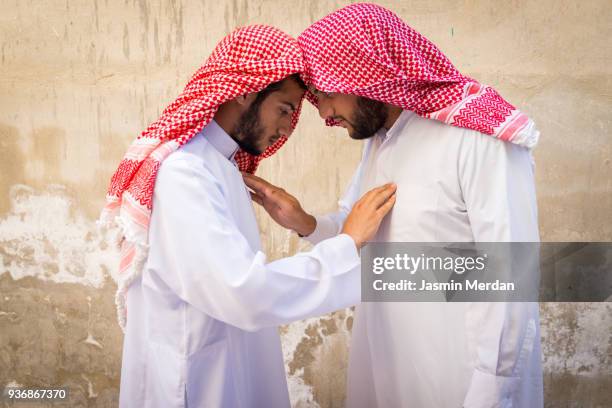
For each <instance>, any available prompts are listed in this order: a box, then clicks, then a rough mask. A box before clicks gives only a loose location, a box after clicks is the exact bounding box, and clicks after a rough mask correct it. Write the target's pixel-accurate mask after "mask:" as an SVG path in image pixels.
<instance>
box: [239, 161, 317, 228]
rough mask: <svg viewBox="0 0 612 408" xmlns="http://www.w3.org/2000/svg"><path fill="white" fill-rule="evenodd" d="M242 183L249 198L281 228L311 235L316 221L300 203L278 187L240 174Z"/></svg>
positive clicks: (252, 176) (246, 174)
mask: <svg viewBox="0 0 612 408" xmlns="http://www.w3.org/2000/svg"><path fill="white" fill-rule="evenodd" d="M242 178H243V179H244V183H245V184H246V185H247V187H248V188H249V189H251V190H252V191H251V198H252V199H253V201H255V202H256V203H257V204H259V205H261V206H262V207H263V208H264V209H265V210H266V211H267V212H268V214H270V217H272V219H273V220H274V221H276V222H277V223H278V224H280V225H281V226H283V227H285V228H288V229H290V230H293V231H295V232H297V233H298V234H300V235H302V236H307V235H310V234H312V232H313V231H314V230H315V227H316V226H317V221H316V219H315V218H314V217H313V216H312V215H310V214H308V213H307V212H306V211H304V210H303V209H302V206H301V205H300V202H299V201H298V200H297V198H295V197H294V196H292V195H291V194H289V193H287V192H286V191H285V190H283V189H282V188H280V187H276V186H275V185H273V184H270V183H268V182H267V181H266V180H264V179H262V178H260V177H257V176H254V175H252V174H248V173H242Z"/></svg>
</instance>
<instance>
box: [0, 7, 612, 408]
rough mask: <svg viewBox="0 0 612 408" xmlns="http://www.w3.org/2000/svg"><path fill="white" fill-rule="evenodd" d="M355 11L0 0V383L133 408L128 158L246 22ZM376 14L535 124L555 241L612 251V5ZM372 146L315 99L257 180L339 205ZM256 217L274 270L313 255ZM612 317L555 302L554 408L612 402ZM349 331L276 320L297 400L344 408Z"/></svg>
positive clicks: (322, 322) (548, 338) (548, 231)
mask: <svg viewBox="0 0 612 408" xmlns="http://www.w3.org/2000/svg"><path fill="white" fill-rule="evenodd" d="M344 4H347V3H344V2H339V1H318V2H309V1H304V0H297V1H278V0H272V1H240V0H220V1H215V2H212V1H207V0H203V1H187V0H174V1H170V0H167V1H160V0H152V1H145V0H93V1H85V0H57V1H50V2H40V1H33V0H11V1H9V0H0V21H1V23H2V24H0V387H5V386H7V385H13V386H15V385H22V386H26V387H35V386H42V385H47V386H53V385H65V386H68V387H69V388H70V392H71V395H70V401H69V403H65V405H64V406H71V407H107V406H108V407H112V406H116V405H117V398H118V391H119V390H118V387H119V376H120V362H121V348H122V334H121V331H120V329H119V327H118V326H117V324H116V319H115V310H114V291H115V287H116V286H115V283H114V282H115V281H114V274H115V270H116V262H117V253H116V251H115V250H114V248H113V247H111V246H109V245H108V244H107V243H106V238H108V237H106V236H103V235H102V233H101V232H99V231H98V230H97V228H96V226H95V223H94V221H95V219H96V217H97V215H98V212H99V210H100V208H101V207H102V205H103V197H104V193H105V189H106V185H107V182H108V180H109V179H110V176H111V174H112V172H113V171H114V169H115V167H116V165H117V163H118V161H119V159H120V158H121V156H122V155H123V153H124V151H125V149H126V147H127V145H128V144H129V143H130V142H131V141H132V140H133V139H134V137H136V136H137V135H138V134H139V132H140V131H141V130H142V129H144V128H145V127H146V126H147V125H148V124H149V123H150V122H151V121H153V120H155V119H156V118H157V117H158V115H159V114H160V112H161V111H162V109H163V108H164V107H165V106H166V105H167V104H168V103H169V102H170V101H172V100H173V98H174V97H175V96H176V95H177V94H178V92H180V90H181V88H182V86H183V85H184V84H185V83H186V81H187V80H188V79H189V77H190V76H191V74H192V73H193V72H194V71H195V70H196V69H197V68H198V67H199V66H200V64H201V63H202V62H203V61H204V59H205V58H206V56H207V55H208V54H209V53H210V51H211V50H212V48H213V47H214V45H215V44H216V42H217V41H218V40H220V39H221V38H222V37H223V36H224V35H225V34H227V33H229V32H230V31H231V30H232V29H233V28H235V27H237V26H241V25H246V24H252V23H266V24H271V25H275V26H277V27H279V28H281V29H283V30H285V31H287V32H288V33H290V34H292V35H298V34H299V33H300V32H301V31H302V30H303V29H304V28H306V27H307V26H308V24H309V23H311V22H313V21H315V20H317V19H319V18H321V17H323V16H325V15H326V14H327V13H329V12H331V11H333V10H335V9H337V8H339V7H340V6H342V5H344ZM379 4H381V5H384V6H387V7H389V8H390V9H392V10H393V11H395V12H396V13H398V14H399V15H400V16H401V17H402V18H403V19H404V20H405V21H406V22H408V23H409V24H410V25H411V26H412V27H414V28H415V29H417V30H418V31H420V32H421V33H422V34H424V35H426V36H427V37H428V38H429V39H431V40H432V41H433V42H435V43H436V44H437V45H438V46H439V47H440V48H441V49H442V51H443V52H444V53H445V54H446V55H447V56H448V57H449V58H450V59H451V60H452V61H453V62H454V63H455V65H456V66H457V67H458V68H459V69H460V70H461V71H462V72H463V73H464V74H466V75H468V76H471V77H474V78H477V79H478V80H480V81H481V82H484V83H487V84H491V85H493V86H495V87H496V88H497V89H498V90H499V91H500V93H501V94H502V95H504V96H505V97H507V98H508V99H509V100H510V101H512V102H513V103H514V104H516V105H517V106H519V107H521V108H523V109H524V110H525V111H526V112H527V113H528V114H530V115H531V116H532V117H533V118H534V120H535V121H536V123H537V124H538V126H539V128H540V130H541V132H542V138H541V142H540V145H539V147H538V148H537V149H536V151H535V160H536V163H537V167H536V181H537V192H538V203H539V218H540V229H541V236H542V239H543V240H545V241H612V176H611V173H612V162H611V161H612V134H611V133H612V132H611V123H610V122H611V116H610V111H611V110H612V42H610V41H609V38H610V37H612V26H611V25H610V24H609V21H610V19H611V18H612V12H611V11H610V6H609V2H607V1H589V2H570V1H560V2H559V1H552V0H543V1H540V2H528V1H513V2H496V1H478V2H475V1H460V2H456V1H451V0H435V1H431V0H428V1H426V0H417V1H402V2H392V1H382V2H379ZM361 149H362V144H361V143H360V142H356V141H352V140H350V139H349V138H348V137H347V136H346V134H345V132H344V130H343V129H332V128H326V127H325V126H324V125H323V123H322V121H321V120H320V118H319V117H318V114H317V112H315V110H314V109H313V108H312V107H311V106H309V105H307V104H305V106H304V109H303V115H302V118H301V120H300V124H299V125H298V128H297V130H296V132H295V133H294V134H293V136H292V138H291V139H290V140H289V142H288V143H287V144H286V147H284V148H283V149H282V150H281V152H280V154H278V155H277V156H275V157H273V158H272V159H269V160H266V161H264V163H263V164H262V166H261V170H260V171H259V175H260V176H262V177H264V178H267V179H269V180H270V181H271V182H273V183H275V184H279V185H281V186H283V187H284V188H285V189H286V190H288V191H289V192H291V193H293V194H295V195H296V196H297V197H298V198H299V199H300V200H301V201H302V204H303V206H304V207H305V208H306V209H308V210H309V211H311V212H313V213H323V212H325V211H329V210H332V209H333V208H334V205H335V201H336V200H337V198H338V197H339V196H340V195H341V194H342V192H343V190H344V188H345V186H346V184H347V183H348V181H349V179H350V176H351V175H352V172H353V170H354V168H355V166H356V164H357V162H358V161H359V159H360V155H361ZM257 214H258V219H259V222H260V226H261V231H262V237H263V242H264V246H265V249H266V251H267V253H268V254H269V258H270V259H276V258H279V257H282V256H287V255H291V254H294V253H295V252H296V251H299V250H304V249H308V248H309V246H308V244H306V243H304V242H303V241H300V240H299V239H298V237H297V236H295V235H294V234H290V233H288V232H287V231H284V230H283V229H281V228H280V227H278V226H276V225H274V224H273V223H272V222H271V220H270V219H269V218H268V217H267V216H266V215H265V214H263V213H262V212H261V211H259V210H258V213H257ZM611 309H612V308H611V307H610V304H609V303H599V304H595V303H580V304H578V303H576V304H572V303H564V304H561V303H549V304H542V305H541V308H540V310H541V324H542V345H543V364H544V372H545V373H544V384H545V400H546V405H547V406H548V407H597V406H599V407H604V406H609V403H610V398H609V395H610V392H609V390H610V389H612V361H611V360H612V330H610V328H611V327H612V313H611V312H612V310H611ZM351 327H352V312H351V310H346V311H339V312H336V313H334V314H331V315H327V316H323V317H320V318H313V319H308V320H305V321H301V322H296V323H294V324H291V325H289V326H284V327H281V328H280V329H279V330H280V333H281V336H282V343H283V354H284V358H285V362H286V370H287V375H288V383H289V387H290V394H291V400H292V405H293V406H295V407H342V406H343V403H344V399H345V395H344V387H345V383H346V366H347V357H348V345H349V343H350V331H351ZM20 406H24V407H25V406H28V405H27V404H24V405H20ZM36 406H44V405H41V404H38V405H36ZM54 406H62V405H61V404H56V405H54Z"/></svg>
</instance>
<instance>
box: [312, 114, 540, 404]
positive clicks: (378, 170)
mask: <svg viewBox="0 0 612 408" xmlns="http://www.w3.org/2000/svg"><path fill="white" fill-rule="evenodd" d="M387 182H395V183H396V184H397V186H398V190H397V201H396V204H395V207H394V208H393V210H392V212H391V213H390V215H389V216H388V217H387V218H386V219H385V220H384V221H383V224H382V226H381V229H380V230H379V232H378V234H377V236H376V238H375V240H376V241H412V242H455V241H457V242H459V241H461V242H473V241H477V242H500V241H539V233H538V223H537V205H536V196H535V187H534V175H533V167H532V164H531V160H530V155H529V152H528V151H527V149H525V148H522V147H519V146H515V145H513V144H510V143H505V142H502V141H500V140H497V139H493V138H491V137H490V136H486V135H483V134H481V133H478V132H476V131H473V130H466V129H461V128H457V127H451V126H447V125H444V124H442V123H439V122H436V121H433V120H427V119H424V118H421V117H419V116H417V115H414V114H413V113H411V112H408V111H404V112H402V114H401V115H400V117H399V118H398V120H397V121H396V123H395V124H394V125H393V127H392V128H391V129H389V131H388V132H385V131H384V130H381V131H379V133H378V134H377V135H376V136H374V137H373V138H371V139H370V140H368V142H367V145H366V148H365V150H364V156H363V159H362V161H361V163H360V165H359V167H358V169H357V171H356V173H355V176H354V177H353V180H352V181H351V184H350V186H349V188H348V191H347V193H346V195H345V196H344V197H343V198H342V200H340V202H339V204H340V208H339V210H338V212H336V213H334V214H330V215H326V216H320V217H317V227H316V229H315V231H314V233H313V234H312V235H310V236H308V237H306V239H307V240H309V241H310V242H312V243H317V242H319V241H320V240H322V239H325V238H329V237H331V236H334V234H336V233H338V231H340V229H341V227H342V223H343V222H344V219H345V218H346V215H347V214H348V212H349V211H350V208H351V206H352V205H353V203H354V202H355V200H357V199H358V198H359V197H360V196H361V194H362V193H364V192H366V191H367V190H369V189H370V188H372V187H375V186H378V185H381V184H384V183H387ZM355 313H356V316H355V323H354V326H353V335H352V344H351V349H350V358H349V372H348V395H347V399H348V401H347V406H348V407H350V408H355V407H364V408H366V407H367V408H375V407H380V408H386V407H394V408H400V407H419V408H458V407H462V406H463V407H466V408H475V407H478V408H484V407H521V408H522V407H534V408H536V407H541V406H542V405H543V402H542V373H541V363H540V354H541V352H540V329H539V327H540V325H539V312H538V305H537V304H536V303H362V304H360V305H359V306H358V307H357V308H356V312H355Z"/></svg>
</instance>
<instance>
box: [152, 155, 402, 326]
mask: <svg viewBox="0 0 612 408" xmlns="http://www.w3.org/2000/svg"><path fill="white" fill-rule="evenodd" d="M156 183H157V184H156V189H155V193H154V204H153V208H154V210H153V219H152V223H151V236H152V237H154V238H155V240H154V241H153V245H154V246H153V247H152V248H151V250H150V255H149V260H148V262H147V270H146V271H145V275H144V276H143V283H144V284H146V280H147V279H161V280H163V282H164V283H165V284H166V285H167V286H168V287H169V288H170V289H171V290H172V291H173V292H174V293H176V294H177V295H178V296H179V297H180V298H181V299H182V300H184V301H185V302H187V303H189V304H191V305H193V306H194V307H196V308H197V309H199V310H201V311H202V312H204V313H206V314H208V315H210V316H212V317H213V318H215V319H218V320H221V321H224V322H226V323H229V324H231V325H234V326H237V327H240V328H242V329H244V330H258V329H260V328H262V327H266V326H276V325H280V324H285V323H289V322H291V321H294V320H298V319H303V318H306V317H310V316H315V315H320V314H325V313H328V312H331V311H333V310H338V309H342V308H345V307H348V306H350V305H352V304H355V303H358V302H359V300H360V289H359V282H360V272H359V256H358V253H357V248H358V246H360V245H362V244H363V242H364V241H365V240H366V239H368V235H369V234H370V232H366V231H370V230H374V231H375V230H376V229H377V228H378V226H377V225H375V224H376V221H374V223H370V224H369V225H367V226H366V225H365V223H364V221H365V218H366V216H369V217H370V218H372V219H377V218H380V219H382V217H383V216H384V214H386V212H388V211H389V209H390V208H391V206H392V204H393V202H394V197H393V194H392V192H391V191H390V190H388V191H387V190H386V191H383V190H379V191H378V192H376V193H373V194H371V195H370V196H369V201H367V202H365V203H362V204H363V205H362V207H361V214H357V217H353V218H356V219H354V220H353V222H352V223H351V225H348V226H347V228H348V229H345V230H344V232H346V233H342V234H340V235H338V236H337V237H335V238H332V239H329V240H325V241H324V242H321V243H320V244H319V245H317V246H315V247H314V248H313V250H312V251H310V252H304V253H299V254H297V255H295V256H293V257H289V258H284V259H280V260H278V261H275V262H270V263H268V262H267V261H266V256H265V254H263V253H262V252H261V251H256V250H253V249H252V248H251V246H250V245H249V243H248V241H247V239H246V238H245V237H244V236H243V235H242V233H241V232H240V231H239V229H238V228H237V226H236V225H235V220H234V218H233V217H232V215H231V214H230V213H229V211H228V203H227V200H226V198H225V196H224V194H223V189H222V186H221V185H220V184H219V183H218V182H217V181H216V179H215V177H214V176H213V175H212V174H210V173H208V172H207V170H206V169H204V168H201V167H197V166H194V165H192V164H190V163H188V162H187V161H182V160H175V161H168V162H167V163H166V162H165V163H164V165H162V168H161V169H160V172H159V174H158V179H157V182H156ZM360 219H363V220H360ZM347 224H348V221H347Z"/></svg>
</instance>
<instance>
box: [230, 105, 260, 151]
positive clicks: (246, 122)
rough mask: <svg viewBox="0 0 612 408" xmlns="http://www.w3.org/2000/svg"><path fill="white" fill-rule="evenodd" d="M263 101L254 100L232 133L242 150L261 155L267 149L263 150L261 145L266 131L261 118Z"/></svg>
mask: <svg viewBox="0 0 612 408" xmlns="http://www.w3.org/2000/svg"><path fill="white" fill-rule="evenodd" d="M258 99H259V98H258ZM261 102H263V101H259V100H257V99H256V100H255V101H253V103H252V104H251V106H249V108H248V109H247V110H246V112H244V113H243V114H242V115H241V116H240V119H239V120H238V123H237V124H236V126H235V127H234V130H233V131H232V133H231V134H230V136H231V137H232V139H234V140H235V141H236V143H238V146H240V148H241V149H242V150H244V151H245V152H247V153H249V154H252V155H253V156H259V155H260V154H262V153H263V152H264V150H265V149H264V150H261V148H260V147H259V142H260V141H261V140H262V139H263V133H264V129H263V127H262V126H261V121H260V120H259V111H260V108H261Z"/></svg>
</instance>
